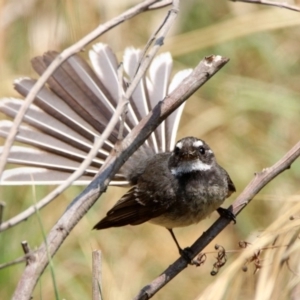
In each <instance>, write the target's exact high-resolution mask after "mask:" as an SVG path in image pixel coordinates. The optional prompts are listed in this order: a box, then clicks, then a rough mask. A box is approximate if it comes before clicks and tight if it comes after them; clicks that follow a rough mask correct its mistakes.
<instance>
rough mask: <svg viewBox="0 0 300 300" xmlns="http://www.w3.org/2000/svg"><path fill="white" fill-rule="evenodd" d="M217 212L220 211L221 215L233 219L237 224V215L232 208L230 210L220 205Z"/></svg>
mask: <svg viewBox="0 0 300 300" xmlns="http://www.w3.org/2000/svg"><path fill="white" fill-rule="evenodd" d="M217 212H218V213H219V215H220V216H221V217H223V218H226V219H228V220H230V221H233V223H234V224H236V218H235V215H234V213H233V212H232V211H231V210H229V209H227V208H223V207H219V208H217Z"/></svg>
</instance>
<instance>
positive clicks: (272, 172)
mask: <svg viewBox="0 0 300 300" xmlns="http://www.w3.org/2000/svg"><path fill="white" fill-rule="evenodd" d="M299 156H300V142H298V143H297V144H296V145H295V146H294V147H293V148H292V149H291V150H290V151H288V152H287V153H286V154H285V155H284V156H283V157H282V158H281V159H280V160H279V161H278V162H277V163H276V164H274V165H273V166H272V167H270V168H267V169H264V170H263V171H262V172H260V173H257V174H255V177H254V178H253V179H252V181H251V182H250V183H249V184H248V186H247V187H246V188H245V189H244V191H243V192H242V193H241V194H240V195H239V196H238V197H237V199H236V200H235V201H234V203H233V204H232V210H233V213H234V214H235V215H237V214H239V213H240V212H241V211H242V210H243V209H244V208H245V207H246V206H247V205H248V204H249V203H250V201H251V200H252V199H253V198H254V196H255V195H256V194H257V193H258V192H259V191H260V190H261V189H262V188H263V187H265V186H266V185H267V184H268V183H269V182H270V181H271V180H273V179H274V178H275V177H276V176H278V175H279V174H280V173H282V172H283V171H285V170H286V169H289V168H290V166H291V164H292V163H293V162H294V161H295V160H296V159H297V158H298V157H299ZM229 223H230V221H229V220H227V219H225V218H219V219H218V220H217V221H216V222H215V223H214V224H213V225H212V226H211V227H210V228H209V229H208V230H207V231H205V232H204V233H203V234H202V236H200V237H199V238H198V239H197V240H196V241H195V243H194V244H193V245H192V246H191V248H190V251H191V252H190V253H191V255H192V256H193V257H195V256H196V255H197V254H198V253H200V252H201V251H202V250H203V249H204V248H205V247H206V246H207V245H208V244H209V243H210V242H211V241H212V240H213V239H214V238H215V237H216V236H217V235H218V234H219V233H220V232H221V231H222V230H223V229H224V228H225V227H226V226H227V225H228V224H229ZM187 266H188V264H187V262H186V260H185V259H184V258H181V257H180V258H179V259H177V260H176V261H175V262H174V263H173V264H172V265H170V266H169V267H168V268H167V269H166V270H165V271H164V272H163V273H162V274H161V275H160V276H158V277H157V278H156V279H154V280H153V281H152V282H151V283H150V284H148V285H146V286H145V287H144V288H143V289H142V290H141V291H140V292H139V294H138V295H137V296H136V297H135V298H134V299H135V300H146V299H150V298H151V297H152V296H153V295H155V294H156V293H157V292H158V291H159V290H160V289H161V288H162V287H164V286H165V285H166V284H167V283H168V282H169V281H171V280H172V279H173V278H174V277H175V276H176V275H178V274H179V273H180V272H181V271H182V270H183V269H185V268H186V267H187Z"/></svg>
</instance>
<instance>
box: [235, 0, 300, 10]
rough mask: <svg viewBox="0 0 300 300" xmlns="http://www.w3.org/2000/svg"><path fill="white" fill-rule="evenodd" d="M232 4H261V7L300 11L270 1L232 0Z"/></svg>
mask: <svg viewBox="0 0 300 300" xmlns="http://www.w3.org/2000/svg"><path fill="white" fill-rule="evenodd" d="M231 1H232V2H245V3H252V4H261V5H267V6H275V7H279V8H286V9H289V10H293V11H297V12H299V11H300V8H299V7H298V6H294V5H289V4H287V3H283V2H282V3H280V2H274V1H268V0H231Z"/></svg>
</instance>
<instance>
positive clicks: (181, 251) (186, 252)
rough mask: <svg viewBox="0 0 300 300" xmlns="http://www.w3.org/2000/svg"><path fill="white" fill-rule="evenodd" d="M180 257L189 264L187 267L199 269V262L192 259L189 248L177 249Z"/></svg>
mask: <svg viewBox="0 0 300 300" xmlns="http://www.w3.org/2000/svg"><path fill="white" fill-rule="evenodd" d="M179 254H180V256H181V257H182V258H183V259H184V260H185V261H186V262H187V263H188V264H189V265H195V266H196V267H199V266H200V264H199V262H198V261H197V260H196V259H194V258H193V253H192V249H191V248H190V247H187V248H184V249H181V248H180V249H179Z"/></svg>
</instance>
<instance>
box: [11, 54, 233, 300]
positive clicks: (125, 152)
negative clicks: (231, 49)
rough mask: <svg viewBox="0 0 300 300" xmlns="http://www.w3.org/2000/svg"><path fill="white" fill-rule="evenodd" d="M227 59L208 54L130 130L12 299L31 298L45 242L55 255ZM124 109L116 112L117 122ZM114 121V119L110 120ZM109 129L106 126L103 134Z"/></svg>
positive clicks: (65, 216) (52, 234)
mask: <svg viewBox="0 0 300 300" xmlns="http://www.w3.org/2000/svg"><path fill="white" fill-rule="evenodd" d="M227 62H228V59H226V58H222V57H221V56H209V57H207V58H205V59H203V60H202V61H201V62H200V64H199V65H198V66H197V67H196V68H195V69H194V71H193V72H192V74H191V75H190V76H188V77H187V78H186V79H185V80H184V81H183V82H182V83H181V85H180V86H179V87H177V88H176V89H175V90H174V91H173V92H172V93H171V94H170V95H169V96H168V97H166V99H165V100H164V101H161V102H159V103H158V104H157V105H156V106H155V108H154V109H153V110H152V111H151V112H150V113H149V114H148V115H147V116H146V117H145V118H144V119H143V120H142V121H141V122H140V123H139V124H138V125H137V126H136V127H135V128H134V129H133V130H132V132H131V133H129V134H128V135H127V136H126V138H125V139H124V140H123V142H122V143H121V145H120V149H121V150H120V151H117V152H116V153H115V155H111V156H110V157H109V158H108V159H107V161H106V162H105V164H104V165H103V166H102V168H101V170H100V171H99V173H98V174H97V175H96V177H95V178H94V180H93V181H92V182H91V183H90V184H89V186H88V187H87V188H86V189H85V190H84V191H83V192H82V193H81V194H80V195H79V196H78V197H77V198H76V199H75V200H74V201H73V202H72V205H71V206H70V207H69V208H68V210H67V211H66V212H65V213H64V214H63V216H62V217H61V218H60V219H59V220H58V222H57V223H56V224H55V225H54V227H53V228H52V229H51V231H50V233H49V234H48V237H47V243H43V244H42V245H41V246H40V247H39V249H38V250H37V251H36V252H35V256H36V259H37V260H36V262H35V263H33V264H30V265H28V266H26V268H25V270H24V272H23V274H22V277H21V279H20V281H19V283H18V286H17V288H16V290H15V293H14V296H13V299H14V300H16V299H18V300H19V299H29V298H30V296H31V294H32V292H33V289H34V287H35V285H36V283H37V280H38V278H39V277H40V275H41V274H42V272H43V271H44V269H45V268H46V266H47V264H48V258H47V252H46V244H47V246H48V249H49V251H50V254H51V255H52V256H53V255H54V254H55V253H56V251H57V250H58V249H59V247H60V246H61V244H62V243H63V241H64V240H65V239H66V237H67V236H68V234H69V233H70V231H71V230H72V229H73V227H74V226H75V225H76V224H77V223H78V221H79V220H80V219H81V218H82V217H83V216H84V214H85V213H86V212H87V211H88V210H89V209H90V207H91V206H92V205H93V204H94V203H95V202H96V200H97V199H98V197H99V196H100V195H101V194H102V193H103V192H104V191H105V190H106V188H107V185H108V183H109V181H110V180H111V179H112V177H113V176H114V174H115V173H116V172H117V171H118V170H119V168H120V167H121V166H122V164H123V163H124V161H125V160H126V159H128V158H129V157H130V155H132V154H133V152H134V151H135V150H136V149H137V148H138V147H139V146H140V145H141V144H142V143H143V142H144V141H145V139H146V138H147V137H148V136H149V135H150V134H151V133H152V132H153V130H155V128H156V127H157V126H158V125H159V124H160V122H162V121H163V120H164V119H165V118H166V117H167V116H168V115H169V114H171V113H172V112H173V111H174V110H175V109H176V108H178V107H179V106H180V105H181V104H182V103H183V102H184V101H185V100H187V99H188V97H189V96H191V95H192V94H193V93H194V92H195V91H196V90H197V89H198V88H199V87H200V86H202V85H203V84H204V83H205V82H207V81H208V79H210V78H211V77H212V76H213V75H214V74H215V73H216V72H217V71H218V70H220V69H221V68H222V67H223V66H224V65H225V64H226V63H227ZM121 113H122V111H121V110H118V109H117V111H116V113H115V114H114V116H113V119H114V122H115V124H116V123H117V121H118V118H119V116H120V114H121ZM111 121H112V120H111ZM105 133H106V130H105V131H104V133H103V134H105Z"/></svg>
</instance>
